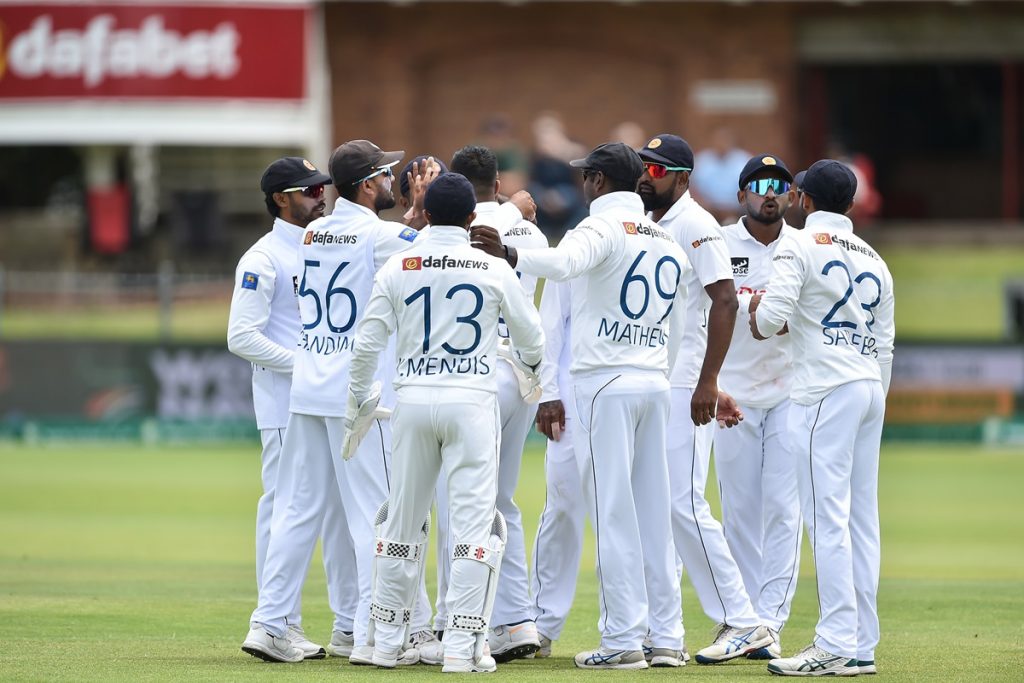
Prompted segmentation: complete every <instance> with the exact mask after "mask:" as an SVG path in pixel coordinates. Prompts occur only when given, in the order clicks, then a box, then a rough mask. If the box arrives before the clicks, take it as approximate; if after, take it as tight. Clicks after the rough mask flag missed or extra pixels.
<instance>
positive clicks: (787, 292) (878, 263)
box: [748, 211, 896, 405]
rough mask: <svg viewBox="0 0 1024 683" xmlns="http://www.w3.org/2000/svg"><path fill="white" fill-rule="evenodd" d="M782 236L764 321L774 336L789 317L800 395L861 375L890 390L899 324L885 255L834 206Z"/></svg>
mask: <svg viewBox="0 0 1024 683" xmlns="http://www.w3.org/2000/svg"><path fill="white" fill-rule="evenodd" d="M780 242H781V243H780V244H779V246H778V248H777V249H776V252H775V256H774V257H773V259H772V262H773V268H772V275H771V278H770V280H769V282H768V288H767V289H768V291H767V292H766V293H765V295H764V298H763V299H762V300H761V304H760V306H758V309H757V314H756V315H757V328H758V330H759V331H760V332H761V334H762V335H764V336H766V337H771V336H772V335H774V334H775V333H776V332H778V331H779V330H780V329H782V326H783V325H784V324H786V322H787V321H788V322H789V334H790V336H791V337H793V367H794V377H793V390H792V393H791V397H792V399H793V402H794V403H799V404H801V405H810V404H812V403H817V402H818V401H820V400H821V399H822V398H824V397H825V396H826V395H827V394H828V393H829V392H830V391H832V390H833V389H835V388H836V387H838V386H840V385H842V384H847V383H849V382H854V381H856V380H860V379H878V380H881V381H882V383H883V387H884V388H885V390H888V388H889V375H890V373H891V368H892V347H893V339H894V337H895V333H896V325H895V320H894V317H893V315H894V306H895V304H894V299H893V288H892V275H890V273H889V268H888V266H886V264H885V261H883V260H882V257H881V256H879V255H878V253H877V252H875V250H874V249H872V248H871V247H870V246H868V244H867V243H866V242H864V240H862V239H861V238H860V237H857V236H856V235H854V234H853V223H851V222H850V219H849V218H847V217H846V216H843V215H840V214H837V213H829V212H826V211H815V212H814V213H812V214H810V215H809V216H808V217H807V223H806V224H805V226H804V229H803V230H801V231H798V232H796V233H792V234H790V235H787V236H785V237H784V238H783V239H782V240H781V241H780ZM748 317H749V316H748Z"/></svg>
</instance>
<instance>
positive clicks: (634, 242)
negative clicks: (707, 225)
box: [516, 192, 690, 377]
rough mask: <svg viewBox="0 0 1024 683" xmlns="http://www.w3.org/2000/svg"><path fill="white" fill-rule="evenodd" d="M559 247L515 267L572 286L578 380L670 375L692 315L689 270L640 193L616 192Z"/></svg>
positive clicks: (532, 254)
mask: <svg viewBox="0 0 1024 683" xmlns="http://www.w3.org/2000/svg"><path fill="white" fill-rule="evenodd" d="M590 213H591V215H590V217H589V218H586V219H584V220H583V221H582V222H580V224H579V225H578V226H576V228H574V229H573V230H570V231H569V232H568V233H566V236H565V237H564V238H563V239H562V241H561V242H560V243H559V245H558V246H557V247H555V248H547V249H524V250H522V251H520V252H519V261H518V263H517V265H516V268H517V269H518V270H520V271H522V272H523V273H530V274H533V275H537V276H539V277H545V278H548V279H549V280H555V281H564V280H572V288H571V298H572V301H571V318H572V331H571V335H572V366H571V368H570V372H571V373H572V375H573V376H574V377H575V376H581V375H585V374H588V373H604V372H616V371H621V372H636V371H647V372H661V373H664V374H666V376H667V373H668V372H669V370H670V368H671V365H672V362H673V361H674V359H675V356H676V353H677V352H678V348H679V343H680V341H681V338H682V332H683V326H684V324H685V315H686V285H685V279H686V277H687V275H688V273H689V270H690V265H689V261H688V260H687V258H686V255H685V254H684V253H683V251H682V249H680V247H679V245H678V244H676V241H675V240H674V239H673V238H672V235H671V234H669V233H668V232H667V231H665V230H663V229H662V228H660V227H658V225H657V224H656V223H654V222H653V221H651V220H649V219H648V218H647V217H646V216H645V215H644V210H643V202H642V200H641V199H640V196H639V195H637V194H635V193H633V192H612V193H609V194H606V195H603V196H601V197H598V198H597V199H595V200H594V201H593V202H591V205H590Z"/></svg>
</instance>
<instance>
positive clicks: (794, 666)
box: [768, 645, 860, 676]
mask: <svg viewBox="0 0 1024 683" xmlns="http://www.w3.org/2000/svg"><path fill="white" fill-rule="evenodd" d="M768 673H770V674H775V675H776V676H856V675H857V674H859V673H860V668H859V667H858V666H857V660H856V659H853V658H851V657H840V656H839V655H834V654H832V653H831V652H826V651H825V650H822V649H821V648H820V647H818V646H817V645H809V646H808V647H806V648H804V649H803V651H801V652H798V653H797V654H796V655H794V656H792V657H788V658H786V659H773V660H772V661H770V662H768Z"/></svg>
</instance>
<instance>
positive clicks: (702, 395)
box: [690, 382, 718, 426]
mask: <svg viewBox="0 0 1024 683" xmlns="http://www.w3.org/2000/svg"><path fill="white" fill-rule="evenodd" d="M717 403H718V384H717V382H716V383H714V384H711V383H706V382H705V383H701V382H698V383H697V388H696V389H694V390H693V398H691V399H690V419H692V420H693V424H695V425H697V426H700V425H706V424H708V423H709V422H711V421H712V420H714V419H715V406H716V405H717Z"/></svg>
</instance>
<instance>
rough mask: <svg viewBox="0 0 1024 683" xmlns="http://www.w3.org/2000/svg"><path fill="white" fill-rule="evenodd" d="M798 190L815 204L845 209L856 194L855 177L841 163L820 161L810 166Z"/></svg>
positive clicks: (833, 160)
mask: <svg viewBox="0 0 1024 683" xmlns="http://www.w3.org/2000/svg"><path fill="white" fill-rule="evenodd" d="M800 190H801V192H803V193H804V194H806V195H809V196H810V197H811V199H813V200H814V201H815V204H819V203H820V204H823V205H826V206H833V207H837V206H841V207H844V208H845V207H847V206H849V205H850V202H852V201H853V196H854V195H855V194H857V176H855V175H854V174H853V171H851V170H850V167H849V166H847V165H846V164H844V163H843V162H841V161H836V160H835V159H822V160H820V161H815V162H814V163H813V164H811V167H810V168H808V169H807V171H806V172H805V173H804V177H803V182H801V184H800Z"/></svg>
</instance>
